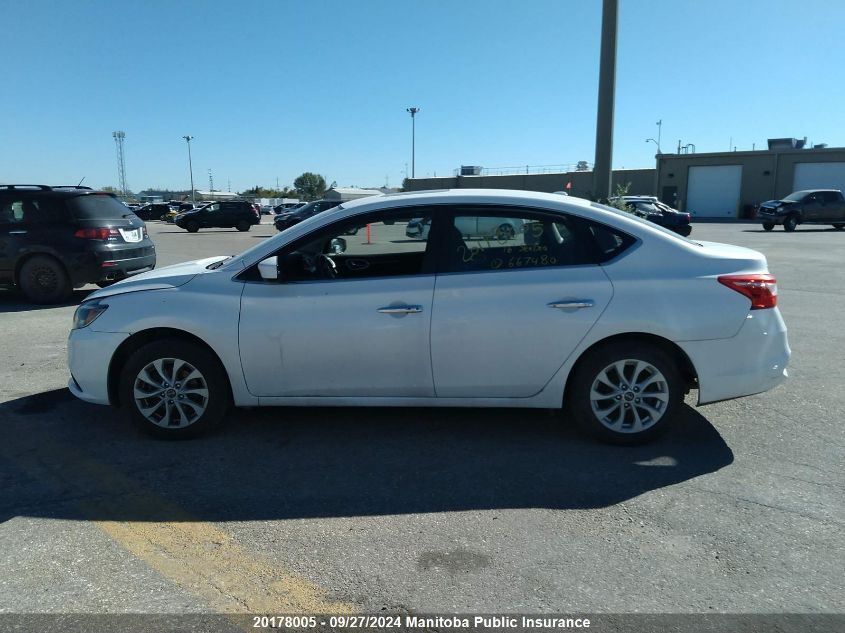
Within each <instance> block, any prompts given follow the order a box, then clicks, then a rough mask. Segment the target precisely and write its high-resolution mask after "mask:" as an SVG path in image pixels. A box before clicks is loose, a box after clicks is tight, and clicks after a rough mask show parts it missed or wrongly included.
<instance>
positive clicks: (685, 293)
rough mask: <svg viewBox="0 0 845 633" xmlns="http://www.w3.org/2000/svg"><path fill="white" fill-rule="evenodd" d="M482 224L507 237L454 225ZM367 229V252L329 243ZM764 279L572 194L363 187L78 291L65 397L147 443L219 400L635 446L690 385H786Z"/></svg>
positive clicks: (722, 394) (772, 301) (361, 246)
mask: <svg viewBox="0 0 845 633" xmlns="http://www.w3.org/2000/svg"><path fill="white" fill-rule="evenodd" d="M413 218H430V223H429V224H430V227H431V228H430V230H429V233H428V240H426V241H411V242H409V241H407V240H406V239H405V238H404V237H403V235H402V231H401V230H400V229H399V228H398V227H397V226H391V225H389V224H388V221H389V222H393V223H394V224H396V225H400V226H401V224H402V223H406V222H408V221H410V220H411V219H413ZM494 218H496V219H498V220H499V221H500V222H504V223H508V222H514V221H518V222H519V224H521V226H522V227H523V230H522V231H521V232H519V233H517V234H516V235H515V239H513V240H509V241H507V242H504V243H499V242H497V241H490V242H484V241H472V240H466V239H465V238H464V237H463V235H462V232H461V230H460V229H458V226H460V225H461V224H464V223H469V224H473V223H474V224H475V225H476V226H478V225H485V224H487V223H488V222H489V223H493V222H492V220H493V219H494ZM366 226H369V227H370V231H369V233H370V235H369V238H370V239H368V240H367V241H366V242H364V241H362V240H360V239H357V238H356V239H354V240H347V239H346V238H344V237H343V236H344V235H345V234H346V233H347V232H348V231H349V230H350V229H352V228H356V229H362V228H363V227H366ZM667 262H671V265H668V266H667V265H666V263H667ZM776 288H777V286H776V283H775V278H774V277H773V276H772V275H771V274H770V273H769V270H768V267H767V264H766V258H765V257H764V256H763V255H762V254H761V253H758V252H756V251H753V250H750V249H747V248H740V247H737V246H731V245H727V244H718V243H712V242H701V243H698V242H692V241H690V240H687V239H686V238H683V237H681V236H679V235H677V234H675V233H673V232H671V231H668V230H666V229H664V228H662V227H660V226H657V225H655V224H652V223H650V222H647V221H645V220H642V219H640V218H637V217H635V216H634V215H632V214H630V213H625V212H621V211H619V210H614V209H610V208H608V207H605V206H602V205H599V204H595V203H591V202H589V201H587V200H580V199H578V198H572V197H569V198H567V197H564V196H558V195H554V194H543V193H536V192H529V191H502V190H481V189H478V190H473V189H458V190H451V191H449V190H446V191H432V192H419V193H408V194H399V195H394V196H378V197H373V198H365V199H361V200H356V201H354V202H349V203H346V204H344V205H343V208H342V209H340V210H338V211H337V212H336V213H331V214H321V215H317V216H313V217H311V218H309V219H307V220H304V221H302V222H301V223H299V224H298V225H296V226H293V227H291V228H290V229H288V230H286V231H284V232H282V233H279V234H277V235H275V236H274V237H272V238H270V239H268V240H262V241H261V242H260V243H258V244H256V245H255V246H254V247H252V248H250V249H249V250H247V251H245V252H243V253H241V254H240V255H237V256H234V257H223V256H219V257H210V258H205V259H201V260H197V261H194V262H186V263H183V264H178V265H175V266H170V267H167V268H162V269H159V270H157V271H155V272H152V273H147V274H145V275H141V276H139V277H137V278H134V279H129V280H126V281H123V282H121V283H118V284H115V285H114V286H112V287H111V288H107V289H104V290H100V291H98V292H95V293H94V294H92V295H91V296H90V297H89V298H88V299H87V300H86V301H85V302H84V303H83V304H82V305H81V306H80V307H79V309H78V310H77V311H76V314H75V317H74V325H73V329H72V331H71V333H70V337H69V340H68V364H69V367H70V373H71V377H70V381H69V388H70V390H71V391H72V392H73V394H74V395H76V396H77V397H79V398H81V399H83V400H85V401H88V402H92V403H98V404H112V405H116V406H122V407H124V408H125V409H126V410H127V411H128V413H129V415H130V417H131V419H132V420H134V422H135V423H137V424H138V425H139V426H140V427H141V428H143V429H145V430H147V431H149V432H152V433H154V434H157V435H160V436H163V437H166V438H181V437H188V436H192V435H196V434H198V433H201V432H203V431H205V430H208V429H210V428H212V427H213V426H214V425H216V424H217V423H218V422H220V421H222V419H223V418H224V417H225V416H226V412H227V410H228V409H229V407H230V405H234V406H236V407H245V406H270V405H293V406H322V405H333V406H360V405H364V406H415V407H416V406H448V407H454V406H473V407H521V408H530V407H534V408H556V409H561V408H562V409H563V410H564V411H565V416H566V419H567V420H573V421H577V422H578V423H580V424H581V425H583V426H584V427H585V428H586V429H589V430H590V431H591V432H593V433H595V434H596V435H597V436H599V437H601V438H603V439H605V440H608V441H611V442H617V443H635V442H641V441H645V440H647V439H649V438H651V437H654V436H655V435H656V434H658V433H660V432H662V431H663V430H666V429H667V428H669V427H671V426H672V425H673V423H674V422H675V420H676V418H677V416H678V414H679V412H680V410H681V408H682V406H683V397H684V394H685V393H686V392H688V391H689V390H690V389H693V388H695V389H697V390H698V402H699V404H705V403H708V402H716V401H719V400H725V399H729V398H737V397H740V396H745V395H749V394H753V393H759V392H762V391H766V390H768V389H771V388H773V387H775V386H776V385H778V384H779V383H781V382H782V381H783V380H784V379H785V378H786V365H787V362H788V360H789V356H790V351H789V346H788V344H787V336H786V326H785V325H784V322H783V319H782V318H781V315H780V312H779V311H778V309H777V290H776ZM667 298H671V299H667ZM339 317H340V321H341V322H342V327H340V326H339V325H338V323H339V321H338V319H339Z"/></svg>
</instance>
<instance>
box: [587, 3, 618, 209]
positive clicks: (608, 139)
mask: <svg viewBox="0 0 845 633" xmlns="http://www.w3.org/2000/svg"><path fill="white" fill-rule="evenodd" d="M618 12H619V0H602V19H601V57H600V60H599V100H598V113H597V115H596V161H595V165H594V166H593V196H594V197H595V198H596V199H598V200H606V199H607V198H609V197H610V187H611V177H612V171H611V169H612V160H613V106H614V101H615V92H616V33H617V30H618V29H617V14H618Z"/></svg>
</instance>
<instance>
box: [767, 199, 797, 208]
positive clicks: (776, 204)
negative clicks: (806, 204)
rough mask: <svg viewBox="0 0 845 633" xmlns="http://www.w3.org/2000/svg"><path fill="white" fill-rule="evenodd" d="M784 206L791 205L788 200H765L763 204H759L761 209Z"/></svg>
mask: <svg viewBox="0 0 845 633" xmlns="http://www.w3.org/2000/svg"><path fill="white" fill-rule="evenodd" d="M785 204H792V202H790V201H789V200H766V201H765V202H761V203H760V206H761V207H780V206H783V205H785Z"/></svg>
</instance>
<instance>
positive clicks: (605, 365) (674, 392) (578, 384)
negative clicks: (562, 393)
mask: <svg viewBox="0 0 845 633" xmlns="http://www.w3.org/2000/svg"><path fill="white" fill-rule="evenodd" d="M620 369H621V371H622V372H623V373H622V374H621V376H620V373H619V371H620ZM594 394H596V395H597V396H598V397H593V396H594ZM643 394H645V395H643ZM683 395H684V385H683V382H682V380H681V376H680V373H679V371H678V368H677V366H676V365H675V362H674V360H673V359H672V358H671V357H670V356H669V355H668V354H667V353H666V352H664V351H663V350H661V349H660V348H658V347H655V346H653V345H648V344H647V343H640V342H637V341H619V342H612V343H607V344H605V345H601V346H600V347H597V348H595V349H594V350H593V351H591V352H590V353H589V356H586V357H584V358H583V359H582V360H580V361H579V362H578V365H577V366H576V369H575V374H574V375H573V377H572V381H571V383H570V385H569V387H568V388H567V401H568V402H567V403H565V405H566V408H567V409H568V412H569V413H570V414H571V415H572V416H573V417H574V418H575V421H576V422H577V423H578V424H579V425H580V426H581V427H582V428H583V429H584V430H586V431H587V432H588V433H590V434H592V435H593V436H595V437H597V438H598V439H599V440H601V441H603V442H607V443H610V444H623V445H634V444H641V443H643V442H647V441H649V440H651V439H653V438H655V437H657V436H658V435H660V434H661V433H663V432H665V431H666V430H667V429H668V428H669V427H670V426H671V425H672V422H673V419H674V418H675V416H676V415H677V412H678V410H679V408H680V407H681V405H682V403H683ZM617 412H618V413H619V415H617ZM601 414H604V416H603V417H602V416H601ZM620 416H621V417H620ZM637 426H639V427H640V428H639V430H638V429H637Z"/></svg>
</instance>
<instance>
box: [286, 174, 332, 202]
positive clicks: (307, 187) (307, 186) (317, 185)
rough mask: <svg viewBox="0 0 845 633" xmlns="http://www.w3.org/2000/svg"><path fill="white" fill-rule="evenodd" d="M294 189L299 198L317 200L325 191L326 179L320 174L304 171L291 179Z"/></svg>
mask: <svg viewBox="0 0 845 633" xmlns="http://www.w3.org/2000/svg"><path fill="white" fill-rule="evenodd" d="M293 186H294V189H296V192H297V193H298V194H299V196H300V197H301V198H305V199H306V200H317V199H318V198H322V197H323V194H324V193H326V179H325V178H323V177H322V176H321V175H320V174H313V173H311V172H310V171H306V172H305V173H304V174H302V175H301V176H299V178H297V179H296V180H294V181H293Z"/></svg>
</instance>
